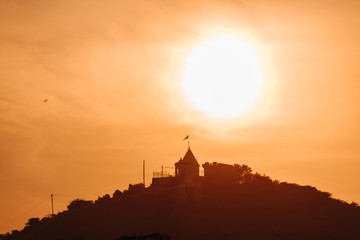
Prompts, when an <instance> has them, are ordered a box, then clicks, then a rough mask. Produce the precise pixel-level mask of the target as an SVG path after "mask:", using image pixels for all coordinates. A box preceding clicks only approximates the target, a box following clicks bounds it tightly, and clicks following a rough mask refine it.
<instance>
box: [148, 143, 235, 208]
mask: <svg viewBox="0 0 360 240" xmlns="http://www.w3.org/2000/svg"><path fill="white" fill-rule="evenodd" d="M202 167H203V168H204V176H200V174H199V173H200V164H199V163H198V161H197V159H196V157H195V155H194V154H193V152H192V151H191V149H190V147H189V148H188V150H187V152H186V153H185V155H184V157H183V158H180V160H179V161H177V162H175V173H174V174H173V175H171V174H169V173H168V172H163V170H162V172H161V174H159V173H154V177H153V179H152V184H151V186H150V189H152V190H153V191H156V192H166V193H170V194H171V195H173V197H175V198H176V199H177V200H178V201H179V202H183V201H187V200H199V199H200V198H201V196H202V193H203V189H204V186H205V187H206V186H209V184H211V185H218V184H220V185H221V184H227V185H228V184H232V183H233V184H235V171H234V166H233V165H229V164H223V163H217V162H213V163H209V162H206V163H204V164H203V165H202Z"/></svg>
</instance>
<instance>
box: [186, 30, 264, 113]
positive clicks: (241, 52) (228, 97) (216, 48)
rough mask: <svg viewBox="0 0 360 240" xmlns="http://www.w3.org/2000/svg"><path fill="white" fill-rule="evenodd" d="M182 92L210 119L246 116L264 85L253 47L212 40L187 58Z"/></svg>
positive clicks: (224, 39)
mask: <svg viewBox="0 0 360 240" xmlns="http://www.w3.org/2000/svg"><path fill="white" fill-rule="evenodd" d="M181 80H182V82H181V84H182V88H183V91H184V93H185V96H186V98H187V100H188V101H189V102H190V104H191V107H192V108H194V109H196V110H200V111H202V112H204V113H205V114H207V115H209V116H211V117H212V118H234V117H239V116H243V115H245V114H247V113H249V112H250V111H251V110H252V108H253V107H254V106H255V105H256V103H257V100H258V98H259V96H260V94H261V92H262V88H263V85H264V77H263V69H262V67H261V64H260V60H259V56H258V55H257V51H256V48H255V46H254V45H252V44H250V43H247V42H245V41H243V40H242V39H241V38H239V37H237V36H235V35H234V36H233V35H222V36H216V37H213V38H211V39H209V40H207V41H205V42H203V43H202V44H200V45H198V46H196V47H195V48H194V49H193V50H192V51H191V52H190V53H189V55H188V56H187V58H186V59H185V63H184V69H183V72H182V79H181Z"/></svg>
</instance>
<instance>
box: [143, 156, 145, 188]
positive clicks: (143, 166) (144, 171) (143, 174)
mask: <svg viewBox="0 0 360 240" xmlns="http://www.w3.org/2000/svg"><path fill="white" fill-rule="evenodd" d="M143 184H144V187H145V160H143Z"/></svg>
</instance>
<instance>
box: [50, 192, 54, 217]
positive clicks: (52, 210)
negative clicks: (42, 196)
mask: <svg viewBox="0 0 360 240" xmlns="http://www.w3.org/2000/svg"><path fill="white" fill-rule="evenodd" d="M50 196H51V216H54V194H51V195H50Z"/></svg>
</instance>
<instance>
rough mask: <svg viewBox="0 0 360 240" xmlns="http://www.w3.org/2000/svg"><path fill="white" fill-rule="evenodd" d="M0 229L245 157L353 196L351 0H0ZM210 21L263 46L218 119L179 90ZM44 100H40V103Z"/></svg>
mask: <svg viewBox="0 0 360 240" xmlns="http://www.w3.org/2000/svg"><path fill="white" fill-rule="evenodd" d="M0 9H1V14H0V24H1V25H0V39H1V40H0V56H1V57H0V62H1V64H0V66H1V68H0V143H1V144H0V192H1V198H0V233H4V232H6V231H9V230H11V229H15V228H21V227H22V226H23V224H24V223H25V222H26V221H27V219H29V218H30V217H36V216H38V217H43V216H45V215H46V214H48V213H50V209H51V208H50V194H51V193H54V194H55V210H56V211H61V210H63V209H64V208H65V207H66V206H67V204H68V203H69V202H70V201H71V200H72V199H74V198H76V197H81V198H87V199H95V198H97V196H99V195H103V194H105V193H110V194H112V193H113V192H114V190H115V189H121V190H122V189H124V188H126V187H127V185H128V184H129V183H137V182H140V181H141V180H142V172H141V171H142V166H141V165H142V160H143V159H146V161H147V179H146V181H147V184H149V183H150V181H151V176H152V172H153V171H158V170H160V166H161V165H165V166H172V165H173V163H174V162H175V161H177V160H178V159H179V157H180V156H182V155H183V154H184V153H185V151H186V143H185V142H182V141H181V139H182V138H184V137H185V136H186V135H187V134H190V135H191V139H192V149H193V152H194V154H195V155H196V157H197V158H198V160H199V162H200V164H202V163H204V162H205V161H210V162H212V161H218V162H224V163H231V164H233V163H245V164H248V165H249V166H250V167H252V169H253V170H255V171H259V172H260V173H266V174H267V175H269V176H270V177H272V178H274V179H279V180H280V181H288V182H296V183H299V184H301V185H307V184H309V185H312V186H315V187H317V188H318V189H320V190H323V191H328V192H331V193H333V195H334V196H335V197H336V198H340V199H343V200H346V201H349V202H351V201H356V202H360V80H359V78H360V68H359V63H360V28H359V26H360V15H359V11H360V2H359V1H341V2H339V1H325V0H324V1H300V0H299V1H285V0H274V1H265V0H263V1H261V0H254V1H230V0H228V1H220V0H219V1H163V0H150V1H149V0H142V1H140V0H139V1H115V0H113V1H111V0H102V1H41V0H39V1H0ZM219 29H220V30H221V29H228V30H231V31H238V32H241V33H244V34H247V35H250V36H252V37H253V38H254V39H257V41H258V42H259V43H261V45H262V47H263V49H265V52H266V56H265V55H264V56H262V57H263V58H264V59H265V60H264V62H265V68H266V73H267V80H268V81H269V82H271V87H268V89H266V91H265V92H266V94H264V96H263V98H262V101H263V105H264V106H265V105H266V107H263V108H260V107H258V111H257V112H256V113H255V114H253V115H252V116H251V117H249V116H245V117H242V118H236V119H231V120H228V121H214V120H212V119H207V118H204V117H203V116H201V114H200V113H198V112H195V111H194V110H191V108H190V106H189V105H188V103H187V102H186V100H185V99H182V96H183V95H182V93H181V92H180V89H179V88H178V87H177V86H178V85H177V84H178V81H179V75H180V74H181V66H182V64H183V61H184V56H185V55H186V54H187V53H188V51H189V50H190V49H191V48H192V47H193V46H194V44H196V43H198V41H199V40H202V39H206V37H207V36H208V34H209V33H216V32H217V31H219ZM44 98H47V99H49V100H48V102H47V103H44V102H43V100H44Z"/></svg>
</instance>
